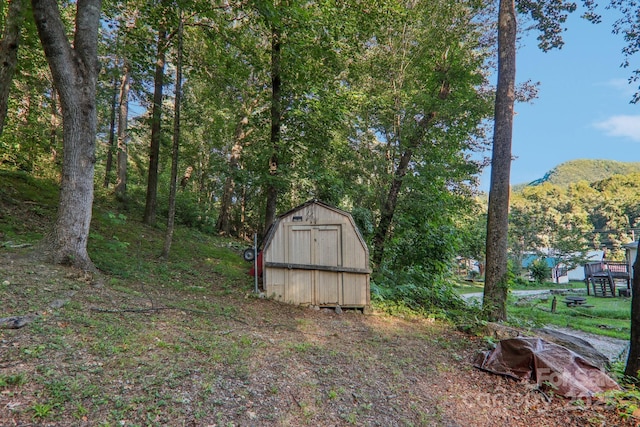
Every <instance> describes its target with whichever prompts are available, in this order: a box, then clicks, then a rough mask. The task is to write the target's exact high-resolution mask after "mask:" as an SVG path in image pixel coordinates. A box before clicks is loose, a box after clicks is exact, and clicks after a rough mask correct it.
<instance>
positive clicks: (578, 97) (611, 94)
mask: <svg viewBox="0 0 640 427" xmlns="http://www.w3.org/2000/svg"><path fill="white" fill-rule="evenodd" d="M578 12H579V11H578ZM615 13H616V12H615V11H613V13H609V14H608V16H606V17H605V19H603V22H602V23H601V24H598V25H594V24H591V23H589V22H587V21H585V20H584V19H582V18H580V17H579V13H576V14H575V15H574V16H572V17H570V19H569V20H568V23H567V27H568V30H567V31H566V32H565V33H564V35H563V38H564V40H565V45H564V47H563V48H562V49H561V50H557V49H556V50H554V51H552V52H548V53H544V52H542V51H540V50H539V49H538V47H537V43H536V40H535V37H536V34H535V33H534V32H531V33H530V34H528V35H525V36H524V37H523V39H522V40H521V47H520V49H519V51H518V54H517V68H516V79H517V81H518V82H519V83H521V82H524V81H527V80H532V81H539V82H540V87H539V94H538V98H537V99H535V100H534V101H533V102H532V103H529V104H522V103H520V104H516V107H515V110H516V116H515V119H514V129H513V147H512V153H513V155H514V156H515V157H516V158H515V160H514V161H513V162H512V164H511V184H512V185H515V184H520V183H527V182H531V181H533V180H535V179H538V178H542V177H543V176H544V174H545V173H546V172H548V171H549V170H551V169H553V168H554V167H555V166H557V165H559V164H561V163H563V162H566V161H569V160H574V159H609V160H618V161H634V162H640V104H638V105H633V104H630V103H629V101H630V100H631V97H632V95H633V93H634V92H635V90H636V88H637V84H635V86H634V84H628V78H629V76H631V73H632V70H633V69H634V68H640V67H638V63H639V62H640V58H637V59H634V61H633V62H632V63H631V66H630V67H629V68H621V67H620V64H621V63H622V61H623V56H622V53H621V49H622V47H623V46H624V41H623V39H622V36H621V35H614V34H612V33H611V23H612V22H613V19H612V17H615V16H616V15H615ZM489 176H490V175H489V171H487V172H486V173H485V174H484V175H483V176H482V178H481V189H482V190H483V191H488V188H489Z"/></svg>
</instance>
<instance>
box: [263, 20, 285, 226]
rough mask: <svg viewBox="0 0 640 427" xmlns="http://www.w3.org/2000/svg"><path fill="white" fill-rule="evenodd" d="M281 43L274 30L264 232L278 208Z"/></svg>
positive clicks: (274, 218)
mask: <svg viewBox="0 0 640 427" xmlns="http://www.w3.org/2000/svg"><path fill="white" fill-rule="evenodd" d="M281 48H282V45H281V42H280V30H278V29H277V28H275V27H274V28H273V29H272V32H271V150H272V152H271V157H270V158H269V178H270V179H269V182H268V183H267V206H266V211H265V217H264V232H263V234H266V232H267V230H268V229H269V226H270V225H271V224H273V222H274V221H275V220H276V210H277V208H278V186H277V182H276V179H277V174H278V150H279V148H280V118H281V116H282V100H281V97H282V94H281V85H282V81H281V75H280V59H281Z"/></svg>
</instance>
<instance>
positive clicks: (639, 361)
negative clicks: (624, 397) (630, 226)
mask: <svg viewBox="0 0 640 427" xmlns="http://www.w3.org/2000/svg"><path fill="white" fill-rule="evenodd" d="M638 247H639V248H640V240H639V241H638ZM639 373H640V249H639V250H638V251H637V253H636V259H635V261H634V262H633V282H632V288H631V340H630V342H629V357H628V358H627V366H626V367H625V368H624V374H625V375H626V376H628V377H632V378H640V375H639Z"/></svg>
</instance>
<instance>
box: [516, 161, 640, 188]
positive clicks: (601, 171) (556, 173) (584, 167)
mask: <svg viewBox="0 0 640 427" xmlns="http://www.w3.org/2000/svg"><path fill="white" fill-rule="evenodd" d="M637 172H640V162H618V161H615V160H591V159H579V160H570V161H568V162H564V163H562V164H560V165H558V166H556V167H555V168H553V169H552V170H551V171H549V172H547V174H545V176H544V177H543V178H541V179H539V180H536V181H534V182H532V183H529V184H521V185H518V186H515V187H514V192H519V191H522V190H523V189H524V188H525V186H526V185H529V186H536V185H540V184H542V183H545V182H548V183H550V184H553V185H557V186H559V187H562V188H568V187H569V186H570V185H571V184H577V183H578V182H580V181H585V182H588V183H594V182H598V181H602V180H604V179H607V178H611V177H612V176H613V175H629V174H632V173H637Z"/></svg>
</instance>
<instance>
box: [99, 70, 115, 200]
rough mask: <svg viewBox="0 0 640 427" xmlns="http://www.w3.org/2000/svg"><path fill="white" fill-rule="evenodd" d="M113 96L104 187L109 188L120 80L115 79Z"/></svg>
mask: <svg viewBox="0 0 640 427" xmlns="http://www.w3.org/2000/svg"><path fill="white" fill-rule="evenodd" d="M112 93H113V95H112V96H111V115H110V119H109V144H108V146H107V162H106V165H105V168H104V181H103V183H102V186H103V187H104V188H109V184H110V183H111V169H112V168H113V147H114V146H115V140H116V110H117V106H116V104H117V102H118V79H116V78H115V77H113V92H112Z"/></svg>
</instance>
